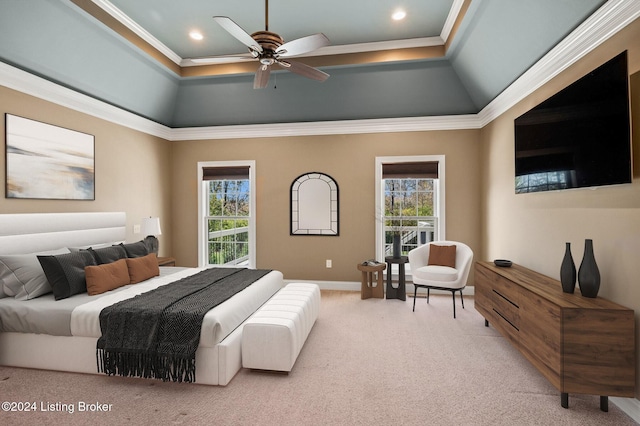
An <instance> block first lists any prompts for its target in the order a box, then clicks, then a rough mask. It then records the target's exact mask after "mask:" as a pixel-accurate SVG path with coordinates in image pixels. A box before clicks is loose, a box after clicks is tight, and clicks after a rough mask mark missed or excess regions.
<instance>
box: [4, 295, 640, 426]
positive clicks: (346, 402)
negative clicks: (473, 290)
mask: <svg viewBox="0 0 640 426" xmlns="http://www.w3.org/2000/svg"><path fill="white" fill-rule="evenodd" d="M412 301H413V300H412V299H411V298H409V299H408V300H407V301H406V302H403V301H400V300H384V299H368V300H360V294H359V293H355V292H336V291H329V292H323V294H322V304H321V311H320V315H319V317H318V320H317V321H316V324H315V325H314V327H313V329H312V330H311V333H310V334H309V337H308V339H307V342H306V343H305V346H304V348H303V349H302V352H301V353H300V356H299V357H298V360H297V362H296V364H295V366H294V368H293V371H291V373H290V374H288V375H285V374H277V373H265V372H256V371H249V370H246V369H242V370H241V371H240V372H239V373H238V374H237V375H236V377H235V378H234V379H233V380H232V381H231V383H229V385H227V386H224V387H221V386H213V387H212V386H200V385H187V384H178V383H163V382H160V381H152V380H141V379H132V378H120V377H106V376H100V375H89V374H72V373H61V372H52V371H40V370H31V369H22V368H9V367H0V395H1V396H0V400H1V401H0V402H3V401H10V402H22V403H25V402H28V403H35V404H36V407H35V408H36V410H35V411H30V412H6V411H0V424H3V425H6V424H11V425H35V424H38V425H63V424H64V425H76V424H77V425H88V424H91V425H113V424H120V425H121V424H133V425H157V424H162V425H165V424H166V425H170V424H185V425H303V424H304V425H392V424H393V425H554V426H557V425H580V426H585V425H598V426H602V425H616V426H622V425H635V424H636V423H635V422H634V421H633V420H632V419H631V418H629V417H628V416H626V414H625V413H624V412H622V411H621V410H620V409H619V408H618V407H616V406H615V405H614V404H612V403H610V404H609V412H608V413H604V412H601V411H600V409H599V398H598V396H593V395H574V394H571V395H570V398H569V409H564V408H562V407H561V406H560V394H559V393H558V391H557V390H556V389H555V388H553V386H551V385H550V384H549V382H548V381H547V380H546V379H545V378H544V377H543V376H542V375H541V374H540V373H538V371H537V370H536V369H535V368H533V367H532V366H531V364H529V362H528V361H526V359H524V357H522V355H520V353H519V352H518V351H517V350H515V349H513V348H512V347H511V345H510V344H509V343H508V342H507V341H505V339H504V338H502V337H501V336H500V335H499V333H498V332H497V331H496V330H494V329H493V328H491V327H485V326H484V320H483V318H482V317H481V316H480V314H479V313H478V312H477V311H476V310H475V309H474V307H473V298H472V297H466V298H465V308H466V309H462V308H461V307H460V304H459V303H460V302H459V299H458V306H457V308H458V309H457V319H453V315H452V306H451V296H450V295H449V296H447V295H435V296H433V295H432V296H431V300H430V303H429V304H427V302H426V300H425V299H424V298H421V299H418V300H417V303H416V305H417V306H416V311H415V312H412V310H411V307H412V306H411V304H412ZM43 356H46V354H43ZM91 404H93V405H91ZM95 404H104V405H100V406H99V405H95ZM43 408H44V409H45V410H43ZM91 408H94V409H98V408H102V409H106V411H86V410H88V409H91ZM46 409H48V411H46ZM71 409H73V410H71ZM82 409H84V410H85V411H81V410H82ZM70 411H73V412H70Z"/></svg>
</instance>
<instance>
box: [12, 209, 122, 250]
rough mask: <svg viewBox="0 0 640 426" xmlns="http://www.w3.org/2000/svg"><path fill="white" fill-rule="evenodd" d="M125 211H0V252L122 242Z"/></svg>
mask: <svg viewBox="0 0 640 426" xmlns="http://www.w3.org/2000/svg"><path fill="white" fill-rule="evenodd" d="M126 231H127V215H126V213H124V212H99V213H95V212H91V213H21V214H0V254H22V253H35V252H40V251H46V250H54V249H57V248H61V247H80V246H88V245H92V244H103V243H111V242H116V241H124V240H125V237H126Z"/></svg>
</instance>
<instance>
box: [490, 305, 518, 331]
mask: <svg viewBox="0 0 640 426" xmlns="http://www.w3.org/2000/svg"><path fill="white" fill-rule="evenodd" d="M493 312H495V313H496V314H498V315H500V318H502V319H503V320H505V321H506V322H508V323H509V325H510V326H511V327H513V328H515V329H516V330H517V331H520V329H519V328H518V327H516V326H515V325H513V323H512V322H511V321H509V320H508V319H507V318H506V317H505V316H504V315H502V314H501V313H500V312H498V311H496V308H493Z"/></svg>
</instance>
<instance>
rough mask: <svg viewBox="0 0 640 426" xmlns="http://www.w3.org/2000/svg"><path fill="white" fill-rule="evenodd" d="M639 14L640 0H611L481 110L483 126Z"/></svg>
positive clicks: (480, 116)
mask: <svg viewBox="0 0 640 426" xmlns="http://www.w3.org/2000/svg"><path fill="white" fill-rule="evenodd" d="M639 16H640V1H638V0H609V1H608V2H606V3H605V4H604V5H603V6H602V7H601V8H600V9H598V10H597V11H596V12H595V13H594V14H593V15H591V16H590V17H589V18H587V19H586V20H585V21H584V22H583V23H582V24H581V25H579V26H578V27H577V28H576V29H575V30H574V31H572V32H571V33H570V34H569V35H568V36H567V37H565V38H564V39H563V40H562V41H561V42H560V43H558V44H557V45H556V46H555V47H554V48H553V49H551V50H550V51H549V52H548V53H547V54H546V55H544V56H543V57H542V58H541V59H540V60H539V61H538V62H536V63H535V64H534V65H533V66H532V67H531V68H529V69H528V70H527V71H526V72H525V73H524V74H522V75H521V76H520V77H519V78H518V79H517V80H516V81H514V82H513V83H512V84H511V85H510V86H509V87H507V88H506V89H505V90H504V91H503V92H502V93H500V94H499V95H498V96H496V98H494V99H493V101H491V102H490V103H489V104H488V105H487V106H486V107H484V108H483V109H482V110H481V111H480V112H479V113H478V117H479V121H480V123H481V126H482V127H484V126H486V125H487V124H489V123H490V122H491V121H493V120H495V119H496V118H498V117H499V116H500V115H502V114H503V113H505V112H506V111H507V110H509V109H510V108H511V107H513V106H514V105H515V104H516V103H518V102H520V101H521V100H522V99H524V98H525V97H527V96H528V95H530V94H531V93H533V92H534V91H536V90H537V89H539V88H540V87H541V86H542V85H544V84H545V83H547V82H548V81H549V80H551V79H552V78H554V77H555V76H557V75H558V74H560V73H561V72H562V71H564V70H565V69H567V68H568V67H569V66H571V65H572V64H574V63H575V62H577V61H578V60H579V59H581V58H583V57H584V56H585V55H587V54H588V53H589V52H591V51H592V50H594V49H595V48H596V47H598V46H599V45H600V44H602V43H604V42H605V41H606V40H608V39H609V38H610V37H611V36H613V35H614V34H616V33H617V32H619V31H620V30H621V29H623V28H624V27H626V26H627V25H629V24H630V23H631V22H633V21H634V20H635V19H637V18H638V17H639Z"/></svg>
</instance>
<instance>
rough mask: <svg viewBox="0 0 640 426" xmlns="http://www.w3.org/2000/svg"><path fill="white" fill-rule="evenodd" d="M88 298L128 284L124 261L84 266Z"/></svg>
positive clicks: (127, 271)
mask: <svg viewBox="0 0 640 426" xmlns="http://www.w3.org/2000/svg"><path fill="white" fill-rule="evenodd" d="M84 274H85V277H86V280H87V293H89V296H94V295H96V294H101V293H104V292H107V291H109V290H113V289H116V288H118V287H122V286H123V285H127V284H129V270H128V269H127V262H125V259H120V260H117V261H115V262H112V263H105V264H103V265H98V266H85V268H84Z"/></svg>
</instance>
